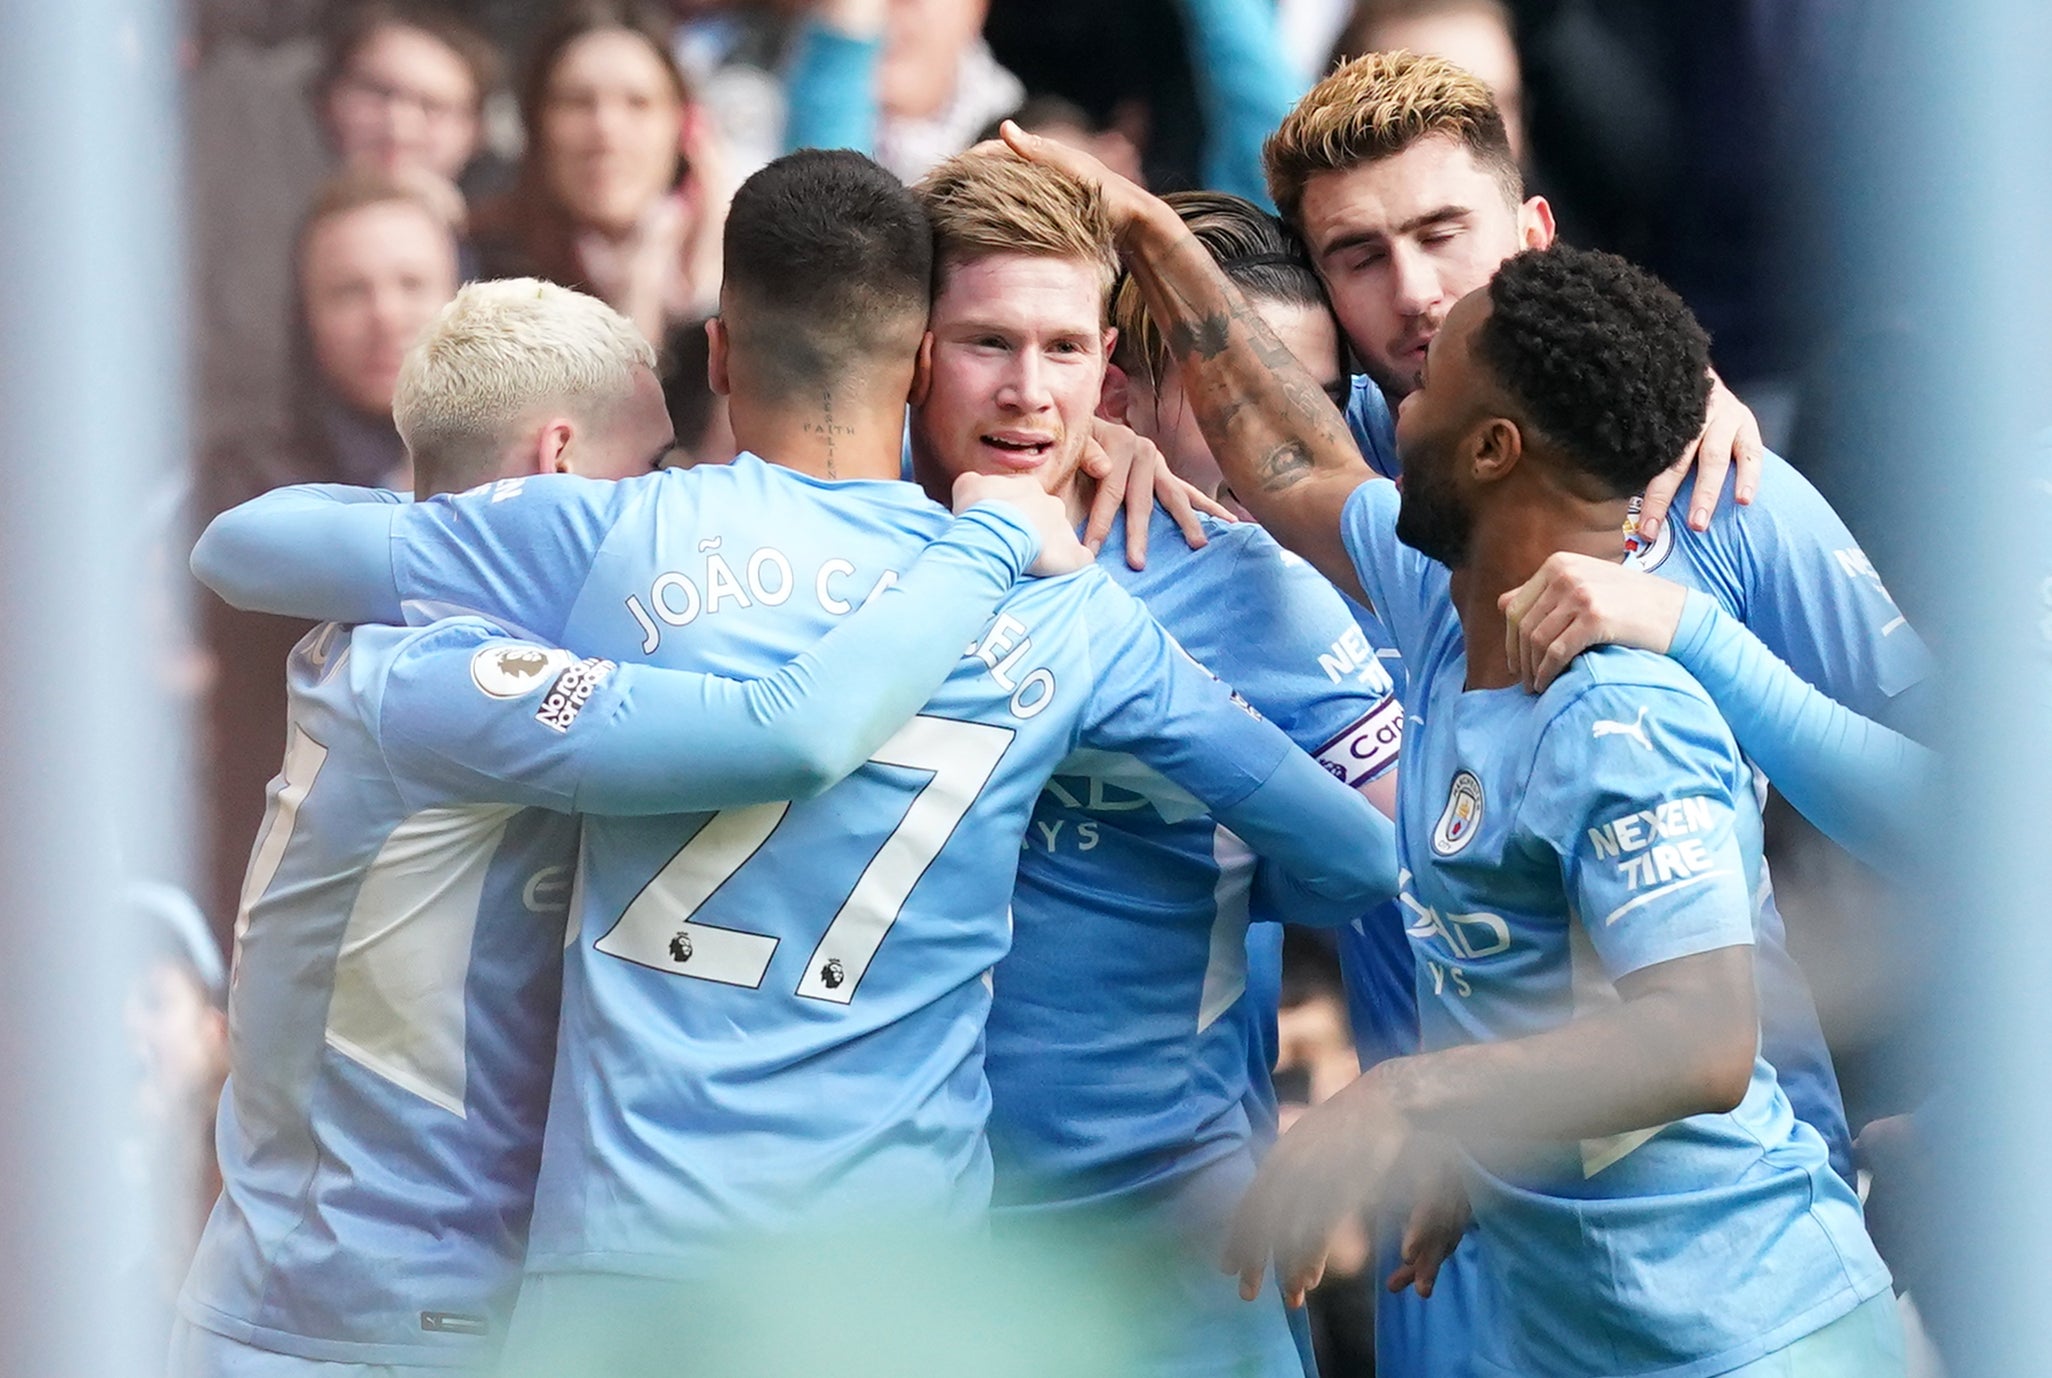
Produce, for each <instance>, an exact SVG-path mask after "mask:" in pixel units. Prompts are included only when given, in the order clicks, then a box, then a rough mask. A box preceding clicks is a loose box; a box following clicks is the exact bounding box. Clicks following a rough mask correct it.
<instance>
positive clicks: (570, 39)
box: [475, 0, 732, 341]
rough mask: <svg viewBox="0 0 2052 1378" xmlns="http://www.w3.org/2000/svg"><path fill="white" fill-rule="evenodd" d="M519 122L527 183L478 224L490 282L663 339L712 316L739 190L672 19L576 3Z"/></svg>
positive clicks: (551, 30)
mask: <svg viewBox="0 0 2052 1378" xmlns="http://www.w3.org/2000/svg"><path fill="white" fill-rule="evenodd" d="M520 115H521V120H522V123H523V124H524V125H525V126H526V130H527V141H528V146H527V154H526V156H525V158H524V159H523V160H522V162H521V165H520V172H519V175H518V179H517V181H516V182H515V185H514V186H513V188H512V189H511V190H509V191H508V192H507V193H506V194H505V195H504V196H503V197H501V198H499V199H497V200H495V201H493V202H492V203H490V204H489V205H487V206H484V207H481V208H480V209H479V211H478V214H477V217H476V221H475V224H476V231H477V241H478V247H479V252H480V255H481V259H482V263H483V267H484V272H485V275H486V276H488V277H518V276H533V277H540V278H546V279H548V280H550V281H552V282H558V283H562V284H563V285H565V286H568V287H576V288H580V289H583V290H586V291H589V292H591V293H593V294H594V295H596V296H598V297H600V298H601V299H603V300H604V301H605V302H606V303H607V304H608V305H610V306H612V307H613V308H615V309H616V310H618V311H619V312H620V313H621V314H622V315H625V316H626V317H627V318H628V319H629V320H631V321H633V322H634V324H635V325H636V326H637V327H639V328H640V329H641V331H642V333H643V334H644V335H645V336H647V337H648V339H650V340H651V341H660V340H662V338H663V337H664V333H665V331H666V329H667V328H668V327H669V326H671V325H673V324H675V323H677V322H681V321H687V320H693V319H703V318H704V317H705V316H708V315H710V314H711V313H712V311H713V309H714V307H715V305H716V303H717V301H718V297H719V277H720V270H719V254H720V229H721V226H722V225H723V223H724V221H725V217H726V209H727V201H728V199H729V198H730V197H731V195H732V187H731V186H730V185H729V184H728V177H727V173H726V170H725V167H726V163H725V158H724V156H723V153H722V150H721V148H720V145H719V140H718V139H717V137H716V136H715V135H714V133H713V130H712V126H711V124H710V122H709V121H708V120H707V119H706V118H705V116H704V112H702V111H701V110H699V109H698V108H697V107H696V106H695V105H694V104H693V102H692V98H691V92H690V89H689V88H688V86H687V85H686V83H685V80H684V76H683V73H682V72H681V71H680V70H679V69H678V67H677V64H676V61H675V59H674V58H672V57H671V55H670V48H669V28H668V25H667V23H666V21H665V17H664V16H663V15H662V14H661V12H660V11H657V10H653V9H650V8H649V7H648V6H646V5H644V4H642V3H639V0H571V3H570V4H568V5H566V6H565V7H564V8H562V9H561V10H559V11H558V12H557V14H556V16H555V18H554V19H553V21H552V22H551V23H550V24H549V26H548V27H547V28H546V29H545V30H544V32H543V33H542V35H541V37H540V39H539V41H538V43H537V46H536V48H535V51H534V55H533V57H532V59H531V61H530V63H529V66H528V70H527V75H526V77H525V79H524V80H523V82H522V83H521V88H520Z"/></svg>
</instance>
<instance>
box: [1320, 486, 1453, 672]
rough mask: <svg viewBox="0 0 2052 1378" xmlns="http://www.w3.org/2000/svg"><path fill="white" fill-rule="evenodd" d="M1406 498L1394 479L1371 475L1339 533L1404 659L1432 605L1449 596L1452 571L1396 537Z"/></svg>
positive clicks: (1415, 650) (1418, 645) (1419, 647)
mask: <svg viewBox="0 0 2052 1378" xmlns="http://www.w3.org/2000/svg"><path fill="white" fill-rule="evenodd" d="M1401 502H1402V498H1401V497H1400V495H1399V494H1398V493H1397V487H1396V485H1395V484H1394V483H1388V482H1384V481H1383V480H1381V479H1370V480H1369V481H1368V482H1366V483H1364V484H1362V485H1361V486H1360V487H1358V488H1356V489H1355V490H1354V491H1353V494H1352V496H1350V497H1349V498H1348V499H1347V505H1346V507H1345V508H1344V509H1342V511H1341V513H1340V539H1341V541H1342V542H1343V543H1344V544H1345V545H1346V548H1347V558H1348V559H1349V560H1351V561H1352V562H1353V566H1354V574H1355V577H1356V578H1358V579H1360V581H1361V588H1362V589H1363V591H1365V592H1366V593H1367V595H1368V598H1369V600H1370V601H1371V602H1372V603H1373V604H1374V605H1375V606H1374V612H1375V613H1376V614H1377V615H1378V616H1379V617H1380V618H1381V619H1382V623H1383V625H1384V626H1386V627H1387V628H1389V631H1390V635H1391V637H1392V638H1393V639H1394V640H1395V641H1396V644H1397V649H1398V650H1399V651H1401V652H1402V653H1403V657H1404V659H1405V660H1407V661H1415V660H1417V659H1418V658H1419V656H1420V654H1421V653H1422V651H1423V649H1424V637H1425V634H1426V628H1427V627H1428V626H1429V619H1428V617H1427V605H1428V603H1429V602H1430V601H1431V600H1433V599H1436V598H1441V599H1443V598H1444V596H1445V592H1446V580H1447V571H1446V567H1445V566H1444V565H1441V564H1439V563H1437V562H1436V561H1433V560H1429V559H1427V558H1426V557H1425V556H1423V555H1421V554H1419V553H1418V552H1417V551H1415V550H1413V549H1411V547H1409V546H1407V545H1405V544H1404V543H1403V542H1402V541H1400V540H1398V539H1397V534H1396V524H1397V507H1398V505H1399V504H1400V503H1401Z"/></svg>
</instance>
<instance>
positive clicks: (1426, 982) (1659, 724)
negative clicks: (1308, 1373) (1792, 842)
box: [1344, 482, 1888, 1378]
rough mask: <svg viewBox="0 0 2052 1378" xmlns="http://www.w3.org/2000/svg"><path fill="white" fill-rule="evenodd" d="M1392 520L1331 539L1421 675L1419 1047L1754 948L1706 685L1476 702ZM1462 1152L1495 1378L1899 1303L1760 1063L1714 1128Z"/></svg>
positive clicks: (1741, 790)
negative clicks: (1724, 950) (1670, 967)
mask: <svg viewBox="0 0 2052 1378" xmlns="http://www.w3.org/2000/svg"><path fill="white" fill-rule="evenodd" d="M1397 505H1398V498H1397V494H1396V491H1395V489H1394V488H1393V487H1392V486H1391V485H1389V484H1385V483H1381V482H1370V483H1366V484H1363V485H1362V486H1361V487H1360V488H1359V489H1358V490H1356V492H1355V493H1354V495H1353V497H1352V498H1351V499H1350V500H1349V502H1348V505H1347V509H1346V512H1345V516H1344V535H1345V539H1346V542H1347V547H1348V550H1349V553H1350V554H1351V556H1352V557H1353V560H1354V564H1355V568H1356V570H1357V571H1358V573H1359V575H1360V577H1361V580H1362V583H1363V586H1364V587H1365V588H1366V590H1367V591H1368V594H1369V596H1370V597H1371V598H1372V599H1374V601H1375V604H1376V606H1377V608H1378V609H1379V610H1381V611H1382V612H1383V613H1384V616H1385V617H1386V619H1387V621H1388V623H1389V626H1390V628H1391V630H1392V632H1393V633H1394V634H1395V636H1396V637H1397V640H1398V643H1399V645H1400V646H1402V648H1403V651H1404V658H1405V663H1406V665H1407V666H1408V667H1409V670H1410V681H1411V691H1412V703H1411V704H1410V712H1411V715H1412V722H1411V730H1410V732H1409V734H1408V736H1409V740H1408V742H1407V746H1406V757H1405V761H1404V769H1403V774H1402V776H1401V777H1400V781H1401V782H1400V785H1399V790H1398V793H1399V819H1398V834H1399V848H1400V855H1401V858H1402V863H1403V865H1404V867H1405V871H1404V877H1403V879H1404V893H1403V895H1402V896H1401V899H1402V903H1403V905H1404V908H1405V910H1406V913H1407V918H1408V924H1407V937H1408V939H1409V941H1410V943H1411V947H1412V951H1413V954H1414V957H1415V961H1416V968H1417V973H1418V974H1417V991H1418V1001H1419V1017H1420V1026H1421V1035H1422V1042H1423V1046H1424V1047H1425V1048H1426V1049H1428V1050H1430V1049H1437V1048H1446V1047H1452V1046H1458V1045H1461V1044H1466V1043H1474V1042H1489V1041H1497V1040H1502V1039H1509V1038H1517V1037H1522V1036H1527V1035H1531V1034H1535V1033H1540V1032H1543V1031H1546V1030H1548V1029H1552V1028H1556V1027H1558V1026H1560V1025H1561V1024H1563V1023H1565V1022H1567V1021H1568V1020H1570V1019H1572V1018H1573V1017H1575V1016H1576V1014H1577V1013H1578V1012H1581V1011H1583V1010H1586V1009H1588V1008H1592V1007H1600V1005H1601V1004H1602V1003H1603V1002H1605V1001H1612V1000H1615V999H1616V994H1615V990H1614V987H1613V986H1612V983H1613V982H1614V981H1616V980H1617V979H1618V978H1619V977H1621V976H1623V975H1626V974H1628V973H1630V972H1632V971H1636V970H1639V969H1641V968H1644V967H1647V966H1652V965H1655V964H1657V963H1660V962H1665V961H1671V960H1674V959H1676V958H1679V957H1683V956H1687V955H1691V954H1694V953H1698V952H1704V951H1709V950H1713V949H1716V948H1721V947H1728V946H1733V945H1737V944H1750V943H1752V942H1753V941H1754V938H1755V930H1756V919H1755V904H1754V899H1753V894H1754V889H1755V885H1756V882H1757V878H1758V874H1759V815H1758V809H1757V804H1756V801H1755V798H1754V794H1753V788H1752V780H1751V774H1750V770H1749V769H1748V767H1747V766H1746V765H1745V762H1744V760H1743V758H1742V757H1741V756H1740V755H1739V753H1738V749H1737V746H1736V744H1735V743H1734V742H1733V741H1732V739H1731V736H1730V732H1729V730H1728V729H1727V728H1726V727H1725V725H1724V722H1723V720H1722V719H1721V718H1719V717H1718V716H1717V713H1716V710H1715V707H1714V706H1713V705H1712V704H1711V703H1710V701H1709V699H1708V696H1707V695H1705V694H1704V693H1703V692H1702V690H1701V688H1700V686H1698V685H1696V684H1695V682H1694V681H1693V680H1691V679H1689V678H1688V676H1687V674H1686V672H1684V671H1683V670H1681V669H1680V667H1679V666H1676V665H1675V664H1674V663H1673V662H1671V661H1669V660H1667V659H1666V658H1665V657H1659V656H1652V655H1648V654H1645V653H1642V652H1635V651H1628V650H1621V649H1618V648H1604V649H1603V650H1601V651H1598V652H1596V653H1594V654H1591V655H1588V656H1585V657H1583V658H1581V659H1580V660H1578V661H1577V662H1576V664H1575V665H1574V666H1573V667H1571V668H1570V670H1569V671H1568V672H1567V673H1566V674H1564V675H1562V677H1561V678H1560V680H1559V681H1558V682H1556V683H1555V684H1554V685H1553V686H1552V687H1551V688H1549V689H1548V691H1547V692H1546V693H1545V694H1544V695H1542V696H1539V697H1536V698H1535V697H1533V696H1532V695H1529V694H1527V693H1525V692H1524V691H1523V690H1522V689H1521V688H1519V687H1516V686H1513V687H1510V688H1507V689H1500V690H1476V691H1464V689H1463V684H1464V681H1465V678H1466V655H1465V648H1464V643H1463V640H1462V636H1461V628H1460V622H1459V619H1458V617H1457V616H1456V614H1455V612H1454V609H1453V605H1452V601H1451V598H1450V596H1449V593H1448V578H1449V575H1448V572H1447V570H1446V569H1445V567H1444V566H1441V565H1438V564H1436V563H1434V562H1432V561H1430V560H1427V559H1426V558H1425V557H1424V556H1422V555H1419V554H1418V553H1417V552H1415V551H1413V550H1410V549H1409V548H1408V547H1405V546H1402V545H1401V544H1400V543H1399V542H1398V541H1397V539H1396V535H1395V518H1396V509H1397ZM1467 1149H1468V1154H1467V1155H1465V1166H1466V1167H1467V1169H1468V1174H1467V1175H1468V1178H1469V1187H1470V1193H1471V1196H1472V1198H1473V1201H1474V1206H1475V1213H1476V1219H1477V1222H1478V1224H1479V1226H1480V1229H1481V1240H1482V1243H1483V1245H1484V1246H1485V1247H1483V1248H1482V1249H1481V1250H1480V1261H1481V1262H1480V1266H1481V1268H1482V1270H1483V1273H1484V1276H1485V1278H1486V1281H1487V1285H1488V1287H1489V1289H1490V1293H1491V1295H1492V1296H1493V1298H1494V1299H1495V1302H1496V1306H1495V1316H1494V1318H1493V1320H1492V1321H1491V1323H1489V1324H1487V1325H1478V1326H1476V1327H1475V1328H1474V1330H1473V1331H1471V1333H1469V1335H1468V1336H1467V1340H1468V1343H1469V1345H1470V1346H1471V1347H1472V1350H1473V1365H1474V1368H1473V1371H1474V1372H1477V1373H1480V1374H1484V1375H1489V1376H1490V1378H1498V1376H1499V1375H1514V1374H1515V1375H1555V1374H1558V1375H1563V1378H1565V1375H1570V1374H1575V1375H1581V1374H1589V1373H1603V1374H1619V1375H1622V1374H1661V1375H1669V1376H1670V1378H1687V1376H1691V1375H1709V1374H1716V1373H1721V1372H1724V1371H1725V1370H1727V1369H1729V1368H1733V1367H1736V1366H1738V1365H1740V1364H1743V1363H1746V1362H1749V1361H1751V1360H1752V1359H1754V1358H1757V1357H1759V1356H1761V1355H1763V1354H1766V1353H1769V1352H1771V1351H1773V1350H1775V1349H1778V1348H1780V1347H1781V1346H1784V1345H1786V1344H1789V1343H1791V1342H1793V1341H1794V1340H1796V1339H1798V1338H1800V1337H1802V1336H1803V1335H1806V1334H1808V1333H1810V1332H1811V1331H1813V1330H1816V1329H1817V1328H1819V1327H1821V1326H1823V1325H1825V1324H1827V1323H1829V1322H1830V1321H1832V1320H1834V1319H1836V1318H1837V1317H1838V1316H1841V1315H1843V1314H1845V1313H1846V1312H1848V1311H1850V1310H1851V1309H1852V1308H1853V1307H1855V1306H1857V1305H1858V1304H1859V1303H1860V1302H1862V1301H1864V1300H1866V1299H1867V1298H1869V1297H1872V1296H1875V1295H1878V1294H1879V1293H1880V1292H1881V1291H1882V1290H1883V1289H1885V1288H1886V1287H1887V1285H1888V1274H1887V1270H1886V1269H1885V1268H1884V1267H1883V1266H1882V1264H1881V1261H1880V1258H1879V1256H1878V1255H1877V1254H1875V1252H1874V1249H1873V1246H1872V1244H1871V1243H1870V1242H1869V1241H1868V1240H1867V1237H1866V1233H1865V1230H1864V1228H1863V1227H1862V1225H1861V1222H1860V1214H1859V1205H1858V1202H1857V1200H1856V1199H1855V1198H1854V1196H1853V1194H1852V1192H1851V1190H1850V1188H1849V1187H1847V1186H1846V1184H1845V1183H1844V1182H1843V1181H1842V1180H1841V1179H1840V1178H1839V1176H1838V1174H1836V1173H1835V1172H1833V1171H1832V1170H1831V1169H1830V1166H1829V1163H1828V1161H1827V1156H1826V1151H1825V1148H1824V1144H1823V1142H1822V1140H1821V1139H1820V1138H1819V1137H1818V1135H1817V1133H1816V1131H1815V1130H1813V1129H1812V1128H1810V1127H1809V1126H1808V1125H1806V1124H1803V1123H1802V1122H1801V1121H1798V1120H1797V1119H1796V1118H1795V1117H1794V1115H1793V1114H1792V1112H1791V1110H1790V1108H1789V1105H1788V1102H1787V1099H1786V1097H1785V1096H1784V1095H1783V1093H1782V1091H1781V1089H1780V1087H1779V1085H1778V1083H1777V1082H1776V1079H1775V1072H1774V1069H1773V1068H1772V1067H1771V1066H1770V1065H1769V1064H1768V1063H1767V1062H1766V1061H1765V1059H1764V1058H1761V1059H1757V1060H1756V1062H1755V1066H1754V1072H1753V1080H1752V1085H1751V1088H1750V1089H1749V1091H1748V1093H1747V1095H1746V1097H1745V1099H1744V1101H1743V1102H1742V1103H1741V1104H1740V1105H1739V1107H1738V1108H1737V1109H1735V1110H1734V1111H1732V1112H1731V1113H1729V1114H1723V1115H1696V1116H1691V1117H1689V1118H1687V1119H1685V1120H1681V1121H1678V1122H1676V1123H1673V1124H1669V1125H1665V1126H1661V1127H1659V1128H1657V1129H1654V1130H1650V1131H1641V1132H1637V1133H1632V1134H1625V1135H1619V1136H1615V1137H1613V1138H1609V1139H1604V1140H1601V1141H1588V1142H1583V1143H1579V1144H1563V1145H1559V1146H1557V1147H1556V1148H1552V1149H1550V1150H1549V1149H1546V1148H1543V1147H1541V1148H1536V1149H1535V1147H1534V1146H1533V1145H1531V1144H1529V1143H1526V1144H1519V1145H1510V1144H1504V1145H1494V1144H1489V1143H1485V1142H1471V1143H1469V1144H1468V1145H1467ZM1463 1252H1466V1250H1465V1248H1464V1250H1463ZM1434 1300H1435V1301H1436V1300H1437V1298H1434ZM1431 1304H1432V1303H1431V1302H1427V1303H1425V1305H1426V1306H1430V1305H1431Z"/></svg>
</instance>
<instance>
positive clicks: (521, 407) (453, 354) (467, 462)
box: [392, 278, 656, 491]
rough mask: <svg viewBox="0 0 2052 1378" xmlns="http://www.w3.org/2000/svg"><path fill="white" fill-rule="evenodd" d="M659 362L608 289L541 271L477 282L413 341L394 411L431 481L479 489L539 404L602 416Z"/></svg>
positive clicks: (441, 486)
mask: <svg viewBox="0 0 2052 1378" xmlns="http://www.w3.org/2000/svg"><path fill="white" fill-rule="evenodd" d="M655 364H656V355H655V350H654V348H653V347H652V346H650V344H649V342H648V341H647V340H646V339H645V338H643V336H642V334H641V332H640V331H638V330H636V329H635V328H634V326H633V324H632V323H631V322H630V321H628V319H627V318H626V317H625V316H622V315H621V314H620V313H619V312H617V311H615V310H614V309H613V308H612V307H610V306H608V305H606V304H605V303H604V302H602V301H600V300H599V299H598V298H597V297H590V296H586V295H585V294H584V293H582V292H573V291H571V290H570V289H569V288H567V287H558V286H557V285H556V284H555V283H553V282H543V281H542V280H540V279H539V278H506V279H502V280H500V281H497V282H473V283H471V284H469V285H468V286H466V287H464V288H463V289H462V290H461V291H459V292H457V294H456V296H455V298H454V300H452V301H451V302H450V303H449V304H448V305H447V306H445V307H443V308H442V309H441V311H440V312H439V313H438V314H437V315H436V316H435V318H434V319H433V320H432V321H430V322H428V327H427V329H426V330H425V331H424V332H423V333H422V335H421V337H420V339H419V340H418V341H416V342H415V344H414V346H413V348H412V349H410V350H408V351H407V354H406V359H405V361H404V362H403V363H401V364H400V366H399V381H398V383H397V385H396V386H395V387H394V389H393V392H392V421H393V423H394V424H395V425H396V426H397V427H398V428H399V436H400V438H401V439H402V440H404V441H405V442H406V450H407V453H408V454H409V455H411V456H412V458H413V463H414V471H415V475H416V477H417V479H419V480H420V483H421V486H422V487H423V488H427V489H431V490H433V491H449V490H453V489H459V488H468V487H470V486H472V485H473V484H475V483H479V482H482V481H483V480H485V479H487V478H490V477H491V476H492V474H493V472H494V471H495V470H496V468H497V463H498V456H499V454H500V452H501V451H502V450H503V449H504V448H505V445H506V444H507V442H508V441H510V440H511V439H512V438H513V436H514V434H515V432H516V431H517V429H518V428H519V426H520V424H521V422H522V420H523V419H525V418H526V417H527V416H528V415H529V414H530V413H532V412H533V411H534V410H535V409H536V408H541V407H567V408H569V409H572V410H574V411H575V412H577V413H578V414H580V415H586V416H588V415H591V414H592V413H593V412H594V411H597V410H601V409H604V408H608V407H611V406H612V405H614V404H616V403H618V402H621V401H624V400H625V399H626V397H627V396H628V394H629V393H631V392H632V391H633V388H634V380H635V370H636V369H649V370H651V371H652V370H653V369H654V368H655Z"/></svg>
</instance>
